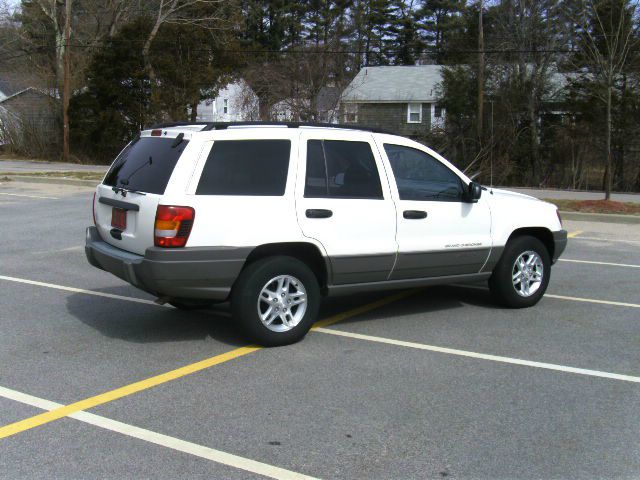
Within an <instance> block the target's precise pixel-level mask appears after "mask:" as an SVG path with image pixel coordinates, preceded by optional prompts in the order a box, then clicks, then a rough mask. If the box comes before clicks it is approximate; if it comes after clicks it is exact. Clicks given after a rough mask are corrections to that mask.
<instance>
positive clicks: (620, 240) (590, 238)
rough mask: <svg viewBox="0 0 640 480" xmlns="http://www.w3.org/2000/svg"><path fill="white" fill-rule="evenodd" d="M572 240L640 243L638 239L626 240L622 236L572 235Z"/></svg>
mask: <svg viewBox="0 0 640 480" xmlns="http://www.w3.org/2000/svg"><path fill="white" fill-rule="evenodd" d="M574 240H590V241H596V242H607V243H611V242H618V243H629V244H632V245H638V244H640V240H627V239H622V238H600V237H582V236H580V237H573V238H572V239H571V241H572V242H573V241H574Z"/></svg>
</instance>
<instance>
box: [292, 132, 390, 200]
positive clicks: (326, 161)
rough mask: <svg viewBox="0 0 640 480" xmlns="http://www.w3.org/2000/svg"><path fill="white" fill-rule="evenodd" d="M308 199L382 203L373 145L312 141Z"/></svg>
mask: <svg viewBox="0 0 640 480" xmlns="http://www.w3.org/2000/svg"><path fill="white" fill-rule="evenodd" d="M304 196H305V197H307V198H327V197H329V198H367V199H376V200H377V199H382V198H383V197H382V185H381V184H380V176H379V174H378V168H377V167H376V161H375V158H374V156H373V152H372V151H371V146H370V145H369V143H367V142H348V141H342V140H309V141H308V142H307V174H306V181H305V187H304Z"/></svg>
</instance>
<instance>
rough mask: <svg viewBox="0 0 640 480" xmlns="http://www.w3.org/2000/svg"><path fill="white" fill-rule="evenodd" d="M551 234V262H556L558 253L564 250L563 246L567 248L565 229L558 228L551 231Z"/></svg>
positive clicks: (558, 256) (560, 253)
mask: <svg viewBox="0 0 640 480" xmlns="http://www.w3.org/2000/svg"><path fill="white" fill-rule="evenodd" d="M552 234H553V245H554V247H553V256H552V257H551V263H556V262H557V261H558V258H560V255H562V253H563V252H564V250H565V248H567V241H568V240H567V231H566V230H558V231H557V232H552Z"/></svg>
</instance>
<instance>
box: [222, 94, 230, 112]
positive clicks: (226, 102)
mask: <svg viewBox="0 0 640 480" xmlns="http://www.w3.org/2000/svg"><path fill="white" fill-rule="evenodd" d="M222 111H223V112H224V113H229V99H228V98H225V99H224V100H223V101H222Z"/></svg>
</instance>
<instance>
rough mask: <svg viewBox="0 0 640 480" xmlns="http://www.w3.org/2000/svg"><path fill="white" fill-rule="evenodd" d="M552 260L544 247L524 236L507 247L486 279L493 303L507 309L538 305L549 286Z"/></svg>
mask: <svg viewBox="0 0 640 480" xmlns="http://www.w3.org/2000/svg"><path fill="white" fill-rule="evenodd" d="M550 276H551V260H550V258H549V252H548V251H547V248H546V247H545V246H544V244H543V243H542V242H541V241H540V240H538V239H537V238H535V237H531V236H528V235H523V236H519V237H515V238H513V239H511V240H509V242H508V243H507V246H506V247H505V250H504V253H503V254H502V257H501V258H500V261H498V264H497V265H496V267H495V268H494V269H493V273H492V275H491V278H489V290H490V291H491V295H492V296H493V298H494V300H495V301H496V302H498V303H500V304H501V305H504V306H506V307H509V308H526V307H531V306H533V305H535V304H536V303H538V301H540V299H541V298H542V296H543V295H544V292H545V291H546V290H547V286H548V285H549V278H550Z"/></svg>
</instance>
